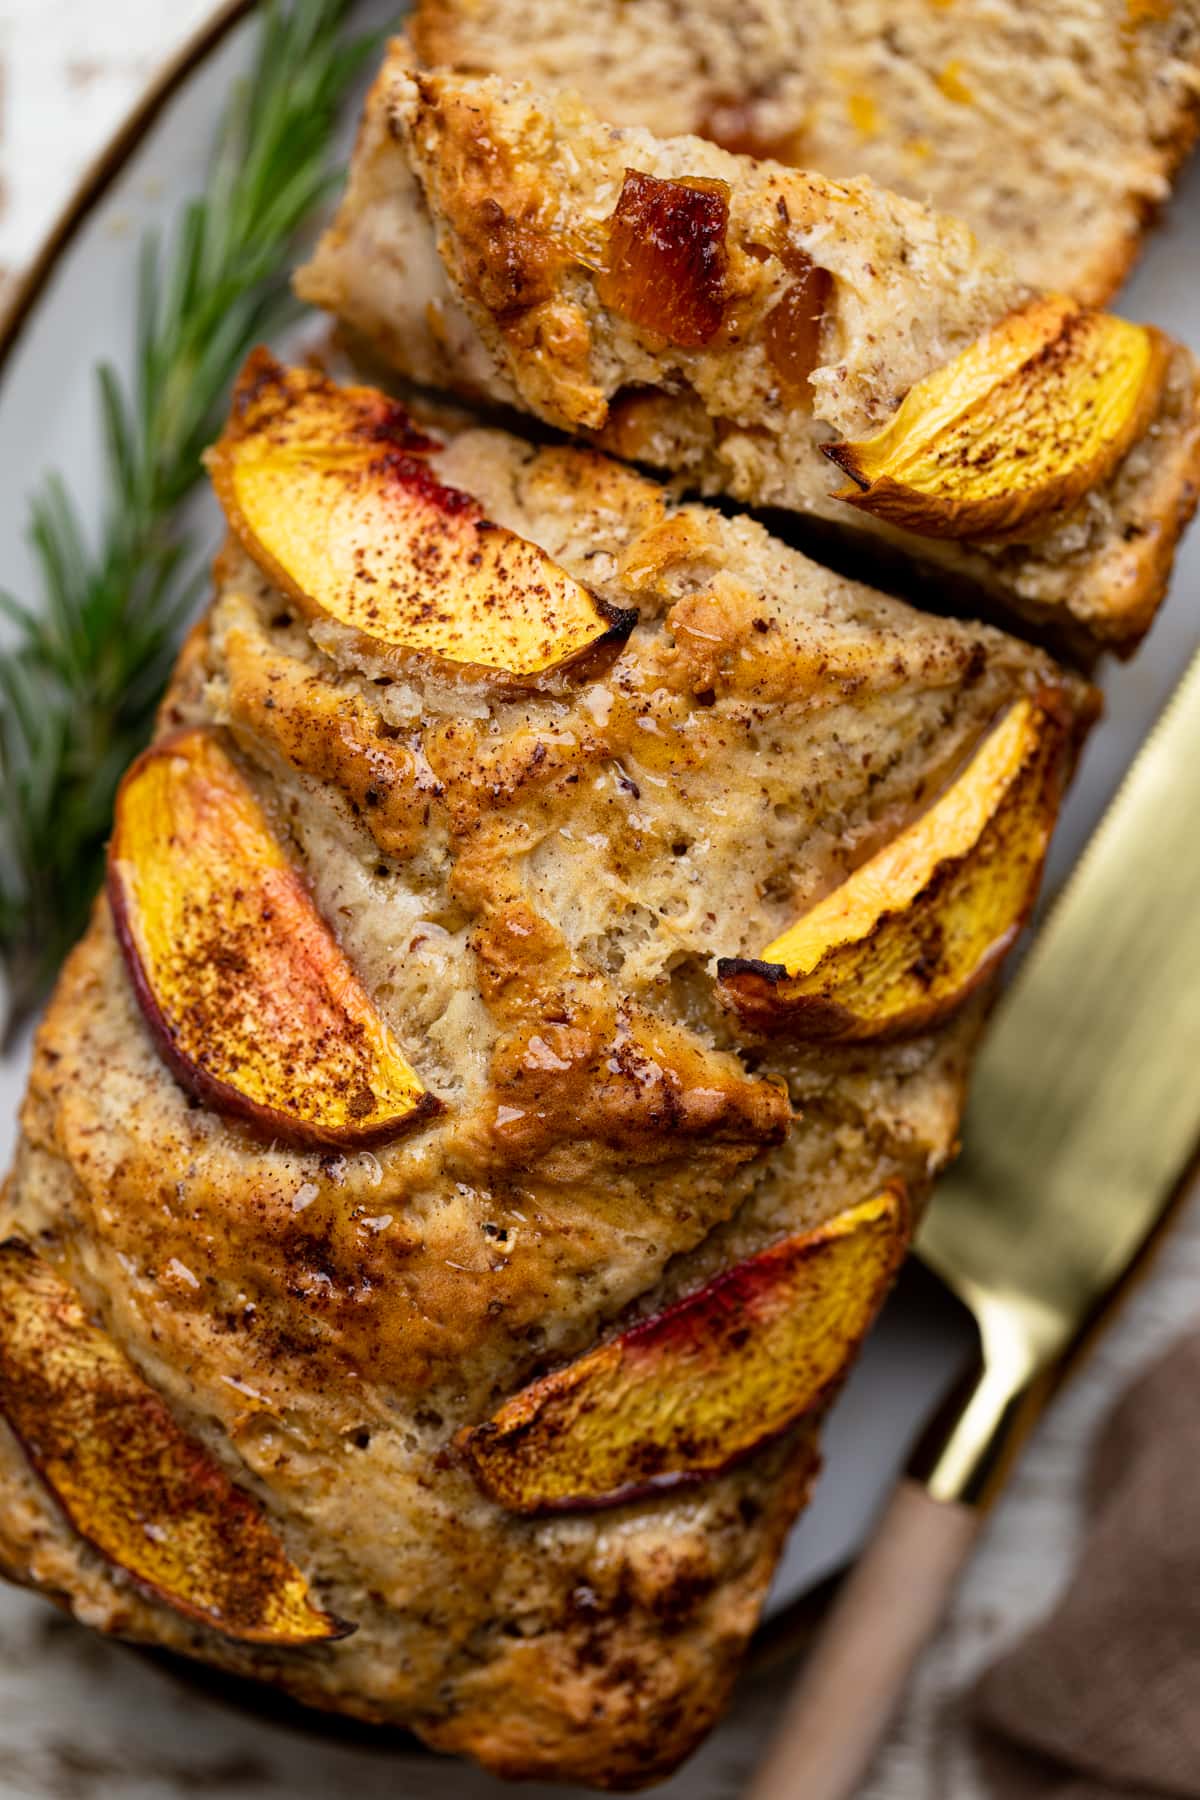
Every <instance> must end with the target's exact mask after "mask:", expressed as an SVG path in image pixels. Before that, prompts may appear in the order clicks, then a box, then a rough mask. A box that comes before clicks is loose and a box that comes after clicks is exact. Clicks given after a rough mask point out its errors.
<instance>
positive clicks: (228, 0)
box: [0, 0, 259, 381]
mask: <svg viewBox="0 0 1200 1800" xmlns="http://www.w3.org/2000/svg"><path fill="white" fill-rule="evenodd" d="M258 5H259V0H223V4H222V5H220V6H218V7H217V8H216V10H215V11H214V12H212V13H210V14H209V15H208V17H207V18H206V19H204V20H203V21H202V22H201V23H200V24H199V25H198V26H197V27H196V29H195V30H194V31H192V32H191V33H190V34H189V35H188V37H187V38H185V40H184V42H183V43H182V44H181V45H180V47H179V49H178V50H176V51H175V52H174V54H173V55H171V56H170V57H168V58H167V60H166V61H165V62H164V63H162V64H161V65H160V67H159V68H158V70H157V72H156V73H155V74H154V75H152V76H151V78H150V80H149V82H148V83H147V85H146V87H145V88H144V89H143V90H142V93H141V95H140V97H139V98H138V99H137V100H136V101H135V102H134V104H133V106H132V107H131V108H130V109H129V111H128V112H127V113H126V114H125V115H124V117H123V118H122V119H121V121H120V123H119V124H118V125H117V127H116V129H115V130H114V131H113V132H112V134H111V135H110V136H109V138H108V139H107V140H106V142H105V143H104V145H103V146H102V148H101V149H100V150H99V151H98V152H97V154H96V155H95V156H94V157H93V158H92V160H91V161H90V162H89V163H88V165H87V167H86V168H85V169H84V172H83V174H82V175H81V176H80V177H79V179H78V181H77V182H76V183H75V185H74V187H73V188H72V190H71V192H70V194H69V195H68V197H67V199H66V201H65V202H64V203H63V205H62V207H61V208H60V210H59V212H58V214H57V216H56V218H55V219H54V220H53V222H52V224H51V225H50V227H49V229H48V231H47V232H46V233H45V235H44V236H43V238H42V240H41V242H40V243H39V245H38V248H37V250H36V251H35V252H34V256H33V260H32V261H31V262H29V263H27V264H26V265H25V268H24V270H23V271H22V272H21V274H20V275H18V277H17V280H16V285H15V288H14V291H13V292H12V294H11V295H10V296H9V298H8V300H7V301H6V302H5V304H4V305H3V307H0V381H3V379H4V376H5V373H6V372H7V368H8V363H9V360H10V358H11V356H12V353H13V351H14V350H15V349H16V347H17V344H18V343H19V342H20V339H21V337H22V335H23V333H24V330H25V327H26V325H27V324H28V323H29V321H30V318H31V317H32V315H33V312H34V310H35V308H36V307H37V305H38V303H39V301H41V300H42V299H43V297H44V296H45V293H46V289H47V288H48V287H49V285H50V281H51V279H52V277H53V275H54V274H55V272H56V270H57V268H58V265H59V263H60V261H61V259H62V258H63V256H64V255H65V254H66V252H67V251H68V250H69V249H70V248H71V245H72V244H73V243H74V241H75V239H76V237H77V236H78V234H79V232H80V230H81V229H82V228H83V226H84V225H85V224H86V223H87V221H88V219H89V218H90V216H91V214H92V212H93V211H94V210H95V208H96V207H97V206H98V205H99V204H100V202H101V201H102V200H103V199H104V198H105V197H106V195H107V194H108V192H109V190H110V188H111V187H112V186H113V184H114V182H115V181H116V180H117V178H118V177H119V176H120V175H121V173H122V172H123V170H124V169H125V167H126V165H127V164H128V163H129V162H130V160H131V159H132V157H133V156H135V155H136V153H137V151H138V150H139V148H140V147H141V145H142V144H143V142H144V141H145V139H146V137H147V135H148V134H149V132H150V131H151V130H152V129H153V127H154V125H155V124H156V123H157V121H158V119H159V117H160V116H161V114H162V113H163V112H164V111H165V109H166V107H167V106H168V105H169V104H170V102H171V101H172V100H173V99H174V97H175V95H176V94H177V93H178V92H179V90H180V88H181V87H182V86H183V85H184V83H185V82H186V81H187V80H188V79H189V78H190V77H191V75H192V74H193V73H194V72H195V70H196V69H197V68H198V67H199V65H200V64H201V63H203V62H205V61H206V60H207V58H208V57H210V56H211V55H212V54H213V52H214V51H215V50H217V49H218V48H219V47H220V45H221V44H222V43H223V42H224V40H225V38H226V37H227V36H228V35H229V33H230V32H231V31H232V30H233V28H234V26H235V25H239V24H240V23H241V22H242V20H243V19H245V18H247V17H248V16H249V15H250V14H251V13H252V12H254V11H255V10H256V8H257V7H258Z"/></svg>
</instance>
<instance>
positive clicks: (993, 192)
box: [411, 0, 1200, 305]
mask: <svg viewBox="0 0 1200 1800" xmlns="http://www.w3.org/2000/svg"><path fill="white" fill-rule="evenodd" d="M411 29H412V32H413V36H414V39H415V42H416V44H417V46H418V48H419V50H420V52H421V55H422V58H423V59H424V61H426V62H427V63H429V64H435V63H445V64H448V65H450V66H451V67H457V68H461V69H465V70H470V71H472V72H474V73H477V74H497V75H504V76H507V77H508V78H509V79H518V80H526V81H530V82H532V83H533V84H534V86H536V87H546V88H555V87H561V88H570V89H573V90H575V91H576V92H578V93H580V94H582V95H583V96H584V98H585V99H586V100H587V101H588V103H589V104H590V105H591V106H593V107H594V108H595V110H596V111H597V112H598V113H600V114H601V115H602V117H604V118H606V119H611V120H613V121H614V123H616V124H618V125H644V126H647V127H648V128H649V129H650V130H651V131H654V132H657V133H659V134H660V135H661V136H663V137H674V136H678V135H680V134H682V133H688V132H694V133H696V134H698V135H700V136H702V137H712V138H715V139H716V140H717V141H719V142H721V143H724V144H725V145H726V146H727V147H728V148H729V149H731V150H749V151H751V152H752V153H753V154H755V155H760V156H772V157H776V158H778V159H779V160H780V161H781V162H786V163H794V164H796V165H797V166H798V167H801V168H805V169H813V170H817V171H819V172H820V173H821V174H822V175H832V176H834V177H836V178H837V179H838V180H845V179H848V178H851V177H854V176H860V175H869V176H870V177H871V178H872V179H873V180H875V181H877V182H878V183H879V184H880V186H881V187H885V188H891V189H892V190H894V191H895V192H896V193H899V194H905V195H907V196H909V197H910V198H911V199H914V200H920V201H923V202H925V203H926V204H927V205H930V206H933V207H936V209H937V210H938V211H939V212H943V213H949V214H951V215H952V216H953V217H955V218H959V219H963V220H965V221H966V223H967V224H968V225H970V226H971V227H972V228H973V229H974V230H975V231H976V232H977V233H978V235H979V237H980V238H981V239H982V240H983V242H984V243H986V244H989V245H992V246H994V247H996V248H998V249H1001V250H1003V251H1004V252H1005V254H1006V255H1007V256H1008V258H1009V260H1010V261H1011V263H1012V265H1013V268H1014V269H1015V270H1016V272H1017V274H1018V276H1019V277H1020V278H1021V279H1022V280H1023V281H1026V282H1028V283H1029V284H1030V285H1031V286H1033V287H1040V288H1049V289H1052V290H1056V291H1061V292H1064V293H1070V294H1074V295H1075V296H1076V297H1077V298H1078V299H1081V300H1084V301H1086V302H1088V303H1089V304H1091V305H1102V304H1103V303H1104V301H1106V300H1108V299H1110V298H1111V296H1112V294H1113V293H1114V291H1115V290H1116V288H1117V287H1118V286H1119V285H1120V282H1121V280H1122V278H1123V276H1124V275H1125V274H1126V273H1127V271H1128V268H1129V266H1130V264H1131V262H1132V261H1133V259H1134V257H1135V256H1136V254H1137V252H1138V249H1139V248H1140V245H1141V242H1142V238H1143V235H1144V231H1145V228H1146V224H1147V221H1148V220H1149V219H1151V218H1152V217H1153V215H1154V213H1155V211H1156V210H1157V208H1158V207H1159V206H1160V205H1161V203H1162V202H1163V200H1165V198H1166V197H1167V194H1168V192H1169V189H1170V183H1171V179H1172V176H1173V175H1174V173H1175V171H1176V170H1177V168H1178V167H1179V164H1180V163H1181V161H1182V160H1183V158H1184V157H1185V156H1186V154H1187V152H1188V151H1189V149H1190V148H1191V146H1192V143H1193V142H1194V140H1195V135H1196V127H1197V120H1198V118H1200V5H1197V4H1196V0H1146V3H1143V0H948V3H947V0H941V3H939V0H901V3H900V4H897V0H805V3H804V4H803V5H786V6H778V5H774V4H771V0H684V4H682V5H681V4H680V0H593V3H592V4H589V5H587V6H573V5H571V4H570V0H421V3H420V5H419V6H418V7H417V10H416V15H415V17H414V20H413V23H412V28H411Z"/></svg>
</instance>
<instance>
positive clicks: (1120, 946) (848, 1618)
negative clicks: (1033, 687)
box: [748, 654, 1200, 1800]
mask: <svg viewBox="0 0 1200 1800" xmlns="http://www.w3.org/2000/svg"><path fill="white" fill-rule="evenodd" d="M1198 1140H1200V654H1198V655H1197V656H1196V657H1195V658H1194V659H1193V661H1192V663H1191V665H1190V666H1189V668H1188V671H1187V674H1186V675H1185V676H1184V679H1183V681H1182V682H1181V683H1180V685H1179V687H1178V688H1177V689H1176V691H1175V694H1174V695H1173V697H1172V699H1171V700H1170V701H1169V703H1168V705H1167V707H1166V709H1165V711H1164V713H1163V715H1162V717H1161V718H1160V720H1159V721H1158V724H1157V725H1156V726H1155V728H1154V730H1153V731H1152V733H1151V734H1150V736H1149V738H1148V739H1147V740H1146V743H1145V744H1144V746H1143V748H1142V749H1141V751H1140V752H1139V754H1138V756H1137V758H1136V759H1135V761H1134V763H1133V765H1132V767H1131V768H1130V770H1129V773H1128V775H1127V776H1126V778H1125V780H1124V782H1123V783H1122V785H1121V787H1120V790H1119V791H1118V793H1117V795H1116V797H1115V798H1114V800H1113V802H1112V804H1111V805H1110V807H1109V809H1108V811H1107V813H1106V814H1105V815H1104V818H1103V820H1102V821H1101V823H1100V825H1099V827H1098V829H1097V831H1096V833H1095V835H1094V836H1093V838H1092V839H1091V842H1090V843H1089V845H1088V847H1087V849H1086V850H1085V851H1084V854H1083V856H1082V857H1081V859H1080V861H1079V863H1078V864H1077V866H1076V868H1075V871H1074V873H1073V874H1072V876H1071V879H1070V881H1069V882H1068V883H1067V886H1066V887H1065V889H1064V890H1063V893H1062V895H1061V897H1060V899H1059V900H1058V901H1057V903H1056V904H1055V906H1054V908H1053V909H1052V911H1051V913H1050V916H1049V919H1048V920H1047V922H1046V924H1045V926H1044V927H1043V929H1042V931H1041V933H1040V935H1039V936H1038V938H1037V939H1036V941H1035V943H1034V945H1033V948H1032V949H1031V950H1030V952H1029V955H1028V957H1027V958H1026V960H1025V962H1024V963H1023V964H1022V966H1021V969H1020V971H1019V972H1018V974H1017V976H1016V978H1015V980H1014V981H1013V983H1012V985H1011V987H1010V988H1009V989H1008V991H1007V993H1006V994H1005V996H1004V997H1003V999H1002V1000H1001V1002H1000V1004H999V1006H998V1007H997V1009H996V1013H995V1016H994V1018H993V1020H992V1023H991V1026H990V1028H989V1033H988V1035H987V1037H986V1038H985V1040H984V1044H983V1048H982V1050H981V1052H980V1055H979V1058H978V1060H977V1063H976V1068H975V1076H974V1082H973V1086H972V1091H971V1099H970V1102H969V1104H968V1107H967V1113H966V1120H965V1124H964V1130H963V1142H964V1150H963V1154H962V1157H961V1158H960V1160H959V1162H958V1163H957V1164H956V1165H955V1167H954V1168H953V1169H952V1170H951V1171H950V1173H949V1174H948V1175H947V1176H946V1177H945V1179H944V1180H943V1181H942V1182H941V1184H940V1185H939V1188H938V1191H937V1194H936V1197H935V1200H934V1203H933V1205H932V1207H931V1209H930V1211H929V1214H928V1216H927V1217H926V1219H925V1222H924V1224H923V1226H922V1228H921V1231H920V1233H919V1236H918V1239H917V1250H918V1253H919V1255H920V1256H921V1257H922V1258H923V1259H924V1261H925V1262H926V1263H927V1264H928V1265H929V1267H930V1268H931V1269H933V1270H934V1272H935V1273H936V1274H937V1275H939V1276H940V1277H941V1279H942V1280H943V1281H944V1282H945V1283H946V1285H947V1286H948V1287H949V1288H950V1289H951V1290H952V1291H953V1292H954V1293H955V1294H956V1295H957V1296H958V1297H959V1299H961V1300H962V1301H963V1302H964V1303H965V1305H966V1306H968V1307H969V1308H970V1310H971V1312H972V1313H973V1315H974V1318H975V1322H976V1325H977V1327H978V1331H979V1340H980V1358H979V1364H978V1368H977V1371H976V1373H975V1376H974V1381H973V1385H972V1386H971V1388H970V1391H969V1392H968V1393H967V1395H966V1397H965V1399H964V1400H963V1402H962V1404H961V1405H959V1406H958V1407H957V1408H955V1409H953V1410H952V1412H951V1415H950V1417H949V1419H948V1420H947V1419H943V1421H942V1423H941V1424H940V1425H938V1426H935V1427H933V1428H931V1432H930V1434H928V1435H927V1437H926V1439H925V1440H924V1441H923V1443H922V1445H921V1446H920V1447H919V1449H918V1451H917V1452H916V1454H915V1455H914V1457H913V1459H912V1461H911V1463H910V1465H909V1470H908V1473H907V1475H906V1476H905V1478H904V1479H903V1480H902V1481H901V1483H900V1485H899V1487H898V1488H897V1490H896V1493H895V1494H894V1496H893V1498H892V1499H891V1501H890V1502H889V1504H888V1506H887V1507H886V1508H885V1511H884V1513H883V1516H882V1518H881V1520H880V1521H879V1523H878V1525H877V1527H876V1529H875V1532H874V1534H873V1536H872V1539H871V1541H870V1543H869V1545H868V1546H867V1548H866V1550H865V1551H864V1552H863V1554H862V1556H861V1557H860V1559H859V1561H858V1563H857V1564H856V1566H855V1569H854V1571H853V1573H852V1574H851V1575H850V1576H849V1577H848V1578H847V1581H846V1583H845V1584H844V1586H843V1588H842V1591H841V1592H840V1594H839V1596H838V1599H837V1601H836V1603H835V1605H834V1608H833V1610H832V1612H831V1614H830V1617H829V1619H828V1622H827V1623H826V1625H825V1627H824V1629H823V1631H822V1633H821V1635H820V1636H819V1637H818V1639H817V1640H816V1642H815V1644H814V1645H813V1647H812V1649H811V1650H810V1652H809V1655H808V1660H807V1663H806V1667H805V1670H804V1673H803V1675H802V1677H801V1680H800V1682H799V1684H798V1686H797V1689H796V1691H795V1693H794V1695H793V1696H792V1699H791V1701H790V1703H789V1706H788V1708H787V1711H786V1714H785V1717H784V1720H783V1723H782V1726H781V1728H780V1731H779V1735H778V1737H777V1738H776V1740H775V1742H774V1744H773V1745H772V1747H771V1750H770V1752H769V1754H768V1756H767V1759H766V1761H765V1762H764V1764H763V1766H762V1768H761V1769H760V1770H759V1773H758V1775H757V1777H756V1779H755V1780H754V1782H753V1783H752V1785H751V1788H750V1790H749V1795H748V1800H851V1796H853V1795H854V1794H856V1793H857V1791H858V1789H859V1786H860V1785H861V1783H862V1780H863V1779H864V1777H865V1775H866V1773H867V1771H868V1769H869V1767H870V1764H871V1761H872V1758H873V1755H874V1752H875V1750H876V1748H877V1747H878V1744H879V1741H880V1738H881V1737H882V1735H883V1732H884V1730H885V1729H886V1726H887V1723H888V1721H889V1719H890V1718H891V1716H892V1714H893V1712H894V1710H895V1707H896V1705H897V1703H898V1701H899V1699H900V1697H901V1695H902V1693H903V1691H904V1687H905V1685H906V1682H907V1678H908V1676H909V1674H910V1673H911V1670H912V1667H913V1664H914V1663H915V1661H916V1659H917V1656H918V1655H919V1653H920V1651H921V1649H922V1648H923V1646H924V1645H925V1643H926V1642H927V1641H928V1639H929V1638H930V1637H931V1636H932V1634H933V1632H934V1630H935V1629H936V1627H937V1624H938V1622H939V1620H940V1618H941V1616H942V1614H943V1612H944V1610H945V1608H946V1605H947V1603H948V1601H949V1598H950V1595H951V1593H952V1591H953V1588H954V1584H955V1581H956V1579H957V1577H958V1575H959V1573H960V1571H961V1569H962V1567H963V1564H964V1563H965V1561H966V1558H967V1555H968V1552H969V1550H970V1548H971V1545H972V1544H973V1542H974V1540H975V1537H976V1534H977V1532H978V1529H979V1525H980V1522H981V1520H982V1518H983V1516H984V1513H985V1511H986V1509H987V1506H988V1504H989V1502H990V1501H991V1500H992V1499H994V1498H995V1496H996V1494H997V1493H998V1491H999V1489H1000V1487H1001V1485H1002V1483H1003V1480H1004V1476H1005V1474H1006V1472H1007V1469H1008V1467H1009V1465H1010V1463H1011V1460H1012V1458H1013V1456H1014V1455H1015V1453H1016V1451H1017V1450H1018V1449H1019V1447H1020V1445H1021V1443H1022V1441H1023V1439H1024V1438H1025V1436H1026V1434H1027V1433H1028V1432H1029V1430H1030V1429H1031V1427H1032V1426H1033V1424H1034V1423H1035V1421H1036V1420H1037V1418H1038V1416H1039V1415H1040V1413H1041V1411H1042V1409H1043V1408H1044V1406H1045V1404H1046V1402H1047V1400H1048V1399H1049V1397H1050V1395H1051V1394H1052V1393H1053V1391H1054V1389H1055V1388H1056V1386H1057V1385H1058V1384H1059V1382H1060V1381H1061V1379H1062V1376H1063V1374H1064V1371H1065V1369H1066V1367H1067V1365H1068V1363H1069V1362H1070V1360H1071V1357H1072V1352H1073V1351H1074V1350H1075V1349H1077V1348H1078V1346H1079V1344H1080V1342H1081V1340H1082V1338H1083V1336H1084V1335H1085V1333H1088V1332H1089V1328H1091V1327H1094V1326H1096V1325H1097V1323H1098V1322H1099V1320H1100V1319H1101V1317H1102V1315H1103V1312H1104V1310H1105V1308H1106V1307H1108V1306H1109V1305H1110V1304H1111V1303H1112V1302H1113V1300H1114V1299H1115V1298H1116V1297H1117V1294H1118V1292H1119V1290H1120V1288H1121V1285H1122V1281H1123V1279H1124V1278H1125V1277H1126V1276H1127V1275H1128V1273H1129V1272H1130V1270H1131V1268H1132V1266H1133V1264H1134V1263H1135V1262H1136V1260H1137V1258H1138V1254H1139V1252H1140V1251H1141V1249H1142V1248H1143V1247H1144V1245H1145V1244H1146V1242H1147V1240H1148V1238H1149V1237H1150V1236H1151V1234H1152V1233H1153V1230H1154V1227H1155V1226H1156V1224H1157V1223H1158V1222H1159V1221H1160V1219H1161V1218H1162V1217H1163V1215H1164V1213H1165V1212H1166V1210H1167V1208H1168V1206H1169V1204H1170V1202H1171V1200H1172V1197H1173V1196H1174V1194H1175V1193H1176V1190H1177V1189H1178V1186H1179V1183H1180V1182H1181V1180H1182V1178H1183V1176H1184V1174H1185V1172H1186V1171H1187V1168H1188V1164H1189V1162H1190V1161H1191V1159H1192V1157H1193V1155H1194V1152H1195V1150H1196V1146H1197V1142H1198Z"/></svg>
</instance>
